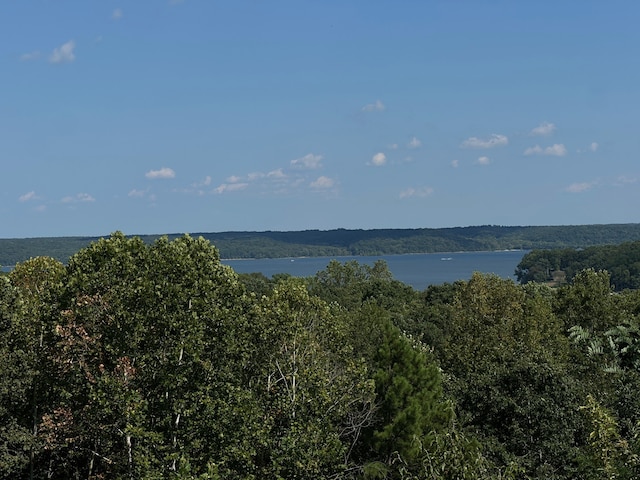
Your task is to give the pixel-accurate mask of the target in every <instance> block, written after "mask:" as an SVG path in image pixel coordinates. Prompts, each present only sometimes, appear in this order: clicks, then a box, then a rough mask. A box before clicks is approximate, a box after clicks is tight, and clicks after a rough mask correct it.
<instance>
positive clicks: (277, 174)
mask: <svg viewBox="0 0 640 480" xmlns="http://www.w3.org/2000/svg"><path fill="white" fill-rule="evenodd" d="M267 178H286V175H285V173H284V172H283V171H282V169H281V168H278V169H277V170H271V171H270V172H269V173H267Z"/></svg>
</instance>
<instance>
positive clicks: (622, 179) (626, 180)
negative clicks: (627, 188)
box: [613, 175, 638, 187]
mask: <svg viewBox="0 0 640 480" xmlns="http://www.w3.org/2000/svg"><path fill="white" fill-rule="evenodd" d="M637 181H638V179H637V178H636V177H628V176H626V175H620V176H619V177H618V178H616V181H615V182H614V184H613V185H614V186H616V187H622V186H624V185H630V184H632V183H636V182H637Z"/></svg>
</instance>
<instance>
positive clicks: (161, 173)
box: [144, 167, 176, 179]
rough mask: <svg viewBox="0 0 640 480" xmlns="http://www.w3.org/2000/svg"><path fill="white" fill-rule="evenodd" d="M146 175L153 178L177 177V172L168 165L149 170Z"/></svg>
mask: <svg viewBox="0 0 640 480" xmlns="http://www.w3.org/2000/svg"><path fill="white" fill-rule="evenodd" d="M144 176H145V177H147V178H151V179H157V178H175V176H176V172H174V171H173V170H172V169H170V168H167V167H162V168H161V169H160V170H149V171H148V172H147V173H145V174H144Z"/></svg>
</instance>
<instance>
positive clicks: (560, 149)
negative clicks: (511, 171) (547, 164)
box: [524, 143, 567, 157]
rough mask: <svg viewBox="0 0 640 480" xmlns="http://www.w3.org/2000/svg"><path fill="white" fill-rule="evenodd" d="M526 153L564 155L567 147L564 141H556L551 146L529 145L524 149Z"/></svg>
mask: <svg viewBox="0 0 640 480" xmlns="http://www.w3.org/2000/svg"><path fill="white" fill-rule="evenodd" d="M524 154H525V155H550V156H554V157H564V156H565V155H566V154H567V148H566V147H565V146H564V145H563V144H562V143H555V144H553V145H552V146H550V147H546V148H542V147H541V146H540V145H536V146H535V147H529V148H527V149H526V150H525V151H524Z"/></svg>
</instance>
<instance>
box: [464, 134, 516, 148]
mask: <svg viewBox="0 0 640 480" xmlns="http://www.w3.org/2000/svg"><path fill="white" fill-rule="evenodd" d="M508 144H509V139H508V138H507V137H506V136H505V135H498V134H497V133H494V134H492V135H491V136H490V137H489V138H487V139H482V138H478V137H470V138H467V139H466V140H465V141H464V142H462V144H461V145H460V146H461V147H462V148H494V147H500V146H504V145H508Z"/></svg>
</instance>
